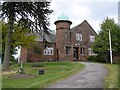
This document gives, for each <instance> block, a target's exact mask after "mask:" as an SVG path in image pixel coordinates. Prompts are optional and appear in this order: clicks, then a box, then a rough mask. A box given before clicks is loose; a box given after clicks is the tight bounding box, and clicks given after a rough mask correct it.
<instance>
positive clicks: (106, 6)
mask: <svg viewBox="0 0 120 90" xmlns="http://www.w3.org/2000/svg"><path fill="white" fill-rule="evenodd" d="M119 1H120V0H51V6H50V8H51V9H53V10H54V12H53V13H52V14H51V15H50V27H49V28H50V29H51V30H55V25H54V22H55V21H56V20H57V17H58V16H59V15H60V14H62V13H64V14H65V15H67V16H68V17H69V20H70V21H72V25H71V28H72V27H74V26H76V25H78V24H80V23H82V22H83V21H84V20H87V21H88V23H89V24H90V25H91V26H92V27H93V29H94V30H95V31H96V32H97V33H98V32H99V31H100V24H101V23H102V22H103V21H104V20H105V18H106V17H109V18H113V19H114V20H115V22H116V23H118V2H119Z"/></svg>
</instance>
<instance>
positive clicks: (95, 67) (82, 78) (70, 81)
mask: <svg viewBox="0 0 120 90" xmlns="http://www.w3.org/2000/svg"><path fill="white" fill-rule="evenodd" d="M81 63H82V64H84V65H85V66H86V68H85V69H84V70H83V71H81V72H80V73H78V74H76V75H74V76H72V77H70V78H67V79H65V80H63V81H60V82H58V83H56V84H54V85H51V86H49V87H48V88H103V83H104V77H105V76H106V75H107V73H108V71H107V69H106V68H105V67H104V66H103V65H102V64H98V63H89V62H81Z"/></svg>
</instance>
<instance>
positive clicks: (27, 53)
mask: <svg viewBox="0 0 120 90" xmlns="http://www.w3.org/2000/svg"><path fill="white" fill-rule="evenodd" d="M48 45H49V47H53V48H54V55H44V49H45V47H44V45H43V43H41V42H37V43H36V44H34V45H31V48H29V49H25V48H24V49H23V48H22V50H21V53H22V54H21V60H23V61H30V62H37V61H53V60H56V59H55V58H56V56H55V44H53V43H51V44H48ZM34 47H37V48H39V49H40V50H41V53H40V54H36V53H35V52H34Z"/></svg>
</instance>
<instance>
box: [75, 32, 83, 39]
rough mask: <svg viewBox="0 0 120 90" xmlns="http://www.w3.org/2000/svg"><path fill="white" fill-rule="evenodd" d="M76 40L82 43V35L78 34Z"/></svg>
mask: <svg viewBox="0 0 120 90" xmlns="http://www.w3.org/2000/svg"><path fill="white" fill-rule="evenodd" d="M76 40H78V41H82V34H80V33H76Z"/></svg>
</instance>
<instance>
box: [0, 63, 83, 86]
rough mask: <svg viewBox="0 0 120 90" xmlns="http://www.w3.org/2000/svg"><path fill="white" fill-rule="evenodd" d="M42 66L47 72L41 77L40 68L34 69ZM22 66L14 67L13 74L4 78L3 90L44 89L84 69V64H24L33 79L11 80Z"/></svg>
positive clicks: (8, 74)
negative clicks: (12, 89) (11, 89)
mask: <svg viewBox="0 0 120 90" xmlns="http://www.w3.org/2000/svg"><path fill="white" fill-rule="evenodd" d="M35 64H37V65H38V64H40V65H42V66H43V68H44V70H45V74H44V75H39V74H38V71H39V67H32V66H33V65H35ZM19 67H20V65H19V64H16V65H12V66H11V70H12V73H9V72H7V74H3V77H2V88H43V87H47V86H48V85H50V84H52V83H55V82H58V81H59V80H63V79H65V78H67V77H69V76H71V75H73V74H75V73H77V72H79V71H80V70H82V69H83V68H84V65H83V64H80V63H74V62H39V63H38V62H37V63H25V64H23V67H24V70H25V73H26V74H32V75H35V76H36V77H33V78H15V79H14V78H10V77H11V76H13V75H16V74H17V73H16V72H15V71H18V70H19Z"/></svg>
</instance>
